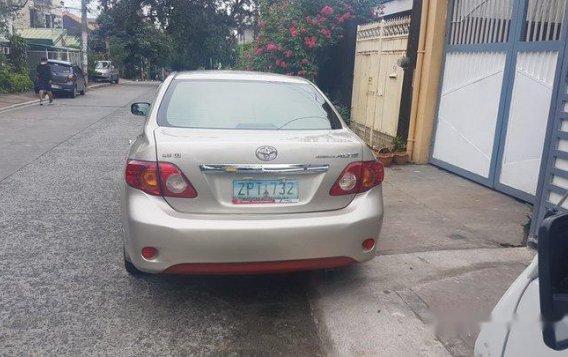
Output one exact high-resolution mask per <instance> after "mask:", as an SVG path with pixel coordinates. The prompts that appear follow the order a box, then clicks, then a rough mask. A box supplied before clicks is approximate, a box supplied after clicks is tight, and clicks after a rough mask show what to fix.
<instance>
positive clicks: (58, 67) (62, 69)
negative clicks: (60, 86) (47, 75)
mask: <svg viewBox="0 0 568 357" xmlns="http://www.w3.org/2000/svg"><path fill="white" fill-rule="evenodd" d="M49 67H51V70H52V71H53V72H55V73H71V66H66V65H64V64H59V63H50V64H49Z"/></svg>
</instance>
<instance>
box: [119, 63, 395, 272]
mask: <svg viewBox="0 0 568 357" xmlns="http://www.w3.org/2000/svg"><path fill="white" fill-rule="evenodd" d="M131 110H132V113H134V114H137V115H144V116H146V121H145V125H144V130H143V133H142V134H141V135H140V136H139V137H138V138H137V139H136V140H135V141H134V142H133V143H132V146H131V148H130V152H129V154H128V158H127V162H126V169H125V180H124V184H123V185H122V203H121V205H122V220H123V226H124V253H125V265H126V268H127V270H128V271H129V272H130V273H133V274H136V273H139V272H146V273H182V274H243V273H270V272H288V271H297V270H311V269H320V268H329V267H338V266H345V265H348V264H351V263H356V262H364V261H367V260H370V259H372V258H373V257H374V256H375V249H376V242H377V239H378V237H379V232H380V230H381V225H382V217H383V198H382V188H381V182H382V180H383V178H384V171H383V166H382V165H381V164H380V163H379V162H377V160H376V159H375V157H374V156H373V153H372V151H371V150H370V149H369V148H368V147H367V146H366V145H365V143H364V142H363V141H362V140H361V139H359V138H358V137H357V136H356V135H355V134H354V133H353V132H351V130H349V129H348V128H347V127H346V125H345V124H344V122H343V121H342V119H341V118H340V117H339V115H338V113H337V111H336V110H335V109H334V108H333V106H332V104H331V103H330V102H329V100H328V99H327V98H326V97H325V96H324V95H323V94H322V92H321V91H320V90H319V89H318V88H317V87H316V86H314V85H313V84H312V83H310V82H309V81H307V80H304V79H301V78H295V77H288V76H280V75H272V74H261V73H251V72H227V71H211V72H207V71H204V72H187V73H177V74H172V75H170V76H169V77H168V78H167V79H166V80H165V81H164V82H163V83H162V85H161V87H160V89H159V91H158V93H157V96H156V98H155V99H154V103H153V104H152V105H150V104H149V103H134V104H133V105H132V108H131Z"/></svg>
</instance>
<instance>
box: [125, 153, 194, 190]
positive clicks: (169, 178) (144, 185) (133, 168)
mask: <svg viewBox="0 0 568 357" xmlns="http://www.w3.org/2000/svg"><path fill="white" fill-rule="evenodd" d="M125 176H126V183H127V184H128V185H129V186H132V187H134V188H137V189H139V190H142V191H144V192H146V193H148V194H150V195H153V196H166V197H183V198H195V197H197V191H195V189H194V188H193V186H192V185H191V183H190V182H189V180H188V179H187V177H185V175H184V174H183V173H182V172H181V171H180V169H178V168H177V166H176V165H174V164H171V163H169V162H159V163H157V164H156V163H155V162H149V161H135V160H132V161H128V163H127V165H126V175H125Z"/></svg>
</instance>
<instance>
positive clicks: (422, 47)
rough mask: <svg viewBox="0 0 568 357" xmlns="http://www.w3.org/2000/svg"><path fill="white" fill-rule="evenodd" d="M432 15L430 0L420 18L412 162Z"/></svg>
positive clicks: (411, 128)
mask: <svg viewBox="0 0 568 357" xmlns="http://www.w3.org/2000/svg"><path fill="white" fill-rule="evenodd" d="M429 15H430V0H424V2H423V3H422V15H421V16H420V22H421V23H420V37H419V41H418V51H417V58H416V74H417V76H415V77H414V78H415V79H414V88H415V89H416V93H414V94H413V95H412V111H411V113H410V123H409V127H408V140H407V143H406V148H407V151H408V153H409V155H410V160H412V159H413V156H414V143H415V141H416V138H415V135H416V121H417V118H418V104H419V102H420V101H421V100H422V98H421V94H422V76H423V68H424V54H425V53H426V33H427V30H428V16H429Z"/></svg>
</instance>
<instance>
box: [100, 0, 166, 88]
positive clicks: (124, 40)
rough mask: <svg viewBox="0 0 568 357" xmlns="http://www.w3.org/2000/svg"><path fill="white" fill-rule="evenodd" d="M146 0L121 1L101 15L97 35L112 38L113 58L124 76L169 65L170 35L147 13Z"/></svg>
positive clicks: (131, 75) (140, 74) (111, 50)
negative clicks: (145, 11)
mask: <svg viewBox="0 0 568 357" xmlns="http://www.w3.org/2000/svg"><path fill="white" fill-rule="evenodd" d="M144 6H146V5H145V2H144V1H143V0H121V1H119V2H117V3H115V4H114V5H113V6H112V7H111V8H109V9H108V11H106V12H103V13H102V14H101V15H100V16H99V19H98V20H99V23H100V29H99V31H98V33H97V34H96V35H97V37H98V40H99V41H98V43H99V44H100V41H101V38H105V37H106V36H108V37H109V40H110V43H111V46H110V52H111V57H112V59H113V60H114V61H116V62H117V63H118V64H119V66H120V68H121V70H122V72H123V75H126V76H127V77H139V76H143V75H148V72H149V71H150V70H151V69H152V68H153V67H157V66H164V65H167V60H168V57H169V53H170V49H171V46H170V43H169V39H168V37H167V36H166V34H165V33H164V32H163V31H162V30H161V29H160V28H159V27H158V26H157V25H156V24H155V23H154V22H153V21H152V19H151V17H149V16H146V15H145V14H144Z"/></svg>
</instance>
